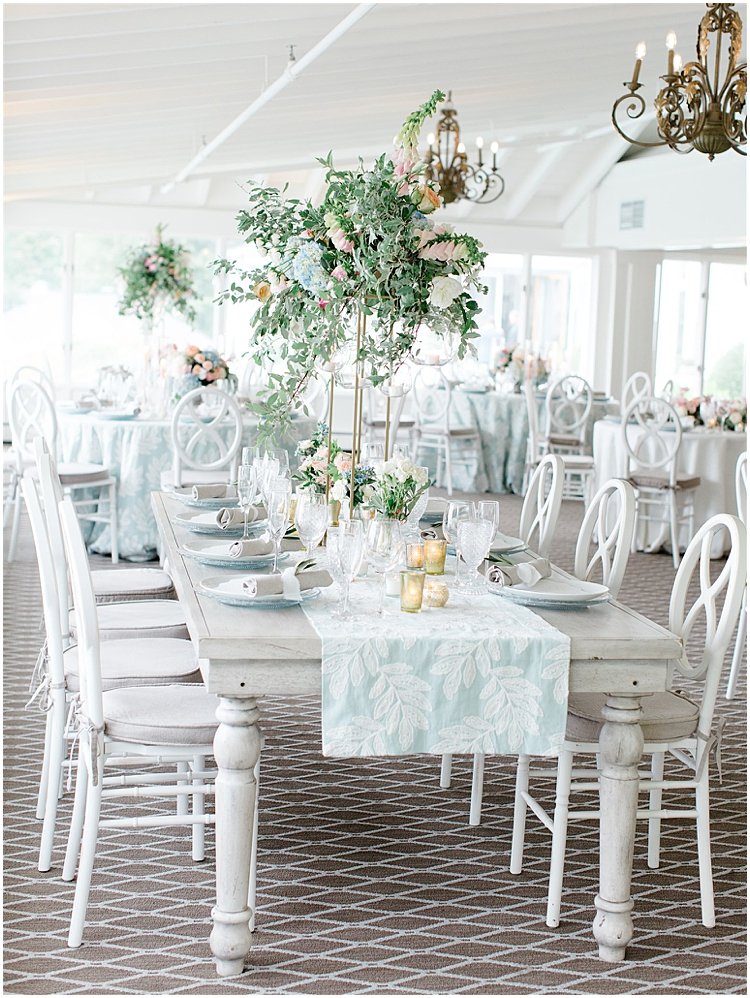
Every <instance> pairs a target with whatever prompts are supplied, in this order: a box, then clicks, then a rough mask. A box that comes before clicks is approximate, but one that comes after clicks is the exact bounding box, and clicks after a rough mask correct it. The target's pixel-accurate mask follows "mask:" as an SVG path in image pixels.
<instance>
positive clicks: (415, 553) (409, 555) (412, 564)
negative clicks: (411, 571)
mask: <svg viewBox="0 0 750 998" xmlns="http://www.w3.org/2000/svg"><path fill="white" fill-rule="evenodd" d="M406 567H407V568H422V569H423V568H424V544H423V543H422V541H418V542H415V543H413V544H407V545H406Z"/></svg>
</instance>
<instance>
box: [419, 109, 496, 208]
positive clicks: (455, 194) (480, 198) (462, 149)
mask: <svg viewBox="0 0 750 998" xmlns="http://www.w3.org/2000/svg"><path fill="white" fill-rule="evenodd" d="M476 147H477V159H476V163H470V162H469V158H468V156H467V154H466V146H465V145H464V144H463V142H462V141H461V129H460V127H459V124H458V112H457V111H456V109H455V107H454V106H453V104H452V103H451V94H450V91H449V92H448V100H447V101H446V102H445V104H443V106H442V108H441V111H440V119H439V121H438V125H437V133H431V134H430V135H428V136H427V154H426V155H425V162H426V163H427V172H426V177H427V179H428V180H432V181H436V182H437V183H438V184H439V185H440V194H441V197H442V198H443V201H444V202H445V204H451V202H453V201H460V200H462V199H463V200H467V201H474V202H475V203H476V204H491V203H492V202H493V201H497V199H498V198H499V197H500V195H501V194H502V193H503V191H504V190H505V181H504V180H503V178H502V177H501V176H500V174H499V173H498V172H497V153H498V148H499V147H498V144H497V142H493V143H492V145H491V146H490V153H491V154H492V163H491V165H490V163H485V161H484V159H483V149H484V140H483V139H482V137H481V136H479V137H478V138H477V140H476Z"/></svg>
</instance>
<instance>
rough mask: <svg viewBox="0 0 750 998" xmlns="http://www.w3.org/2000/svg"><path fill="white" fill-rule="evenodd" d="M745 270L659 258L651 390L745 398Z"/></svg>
mask: <svg viewBox="0 0 750 998" xmlns="http://www.w3.org/2000/svg"><path fill="white" fill-rule="evenodd" d="M746 309H747V286H746V278H745V268H744V266H742V265H741V264H734V263H720V262H713V263H708V262H701V261H699V260H664V261H663V262H662V264H661V268H660V275H659V284H658V298H657V317H656V386H657V388H658V387H660V386H662V385H664V384H665V383H666V382H667V381H672V382H673V383H674V387H675V390H677V389H680V388H681V389H684V390H685V391H686V392H687V393H688V394H690V395H701V394H707V395H716V396H718V397H720V398H733V397H737V396H741V395H744V394H745V348H744V340H745V327H744V321H745V319H744V317H745V316H746V315H747V311H746Z"/></svg>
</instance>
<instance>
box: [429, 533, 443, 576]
mask: <svg viewBox="0 0 750 998" xmlns="http://www.w3.org/2000/svg"><path fill="white" fill-rule="evenodd" d="M447 547H448V544H447V542H446V541H439V540H427V541H425V542H424V570H425V572H427V574H428V575H445V552H446V549H447Z"/></svg>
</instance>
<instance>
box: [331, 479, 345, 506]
mask: <svg viewBox="0 0 750 998" xmlns="http://www.w3.org/2000/svg"><path fill="white" fill-rule="evenodd" d="M331 498H332V499H335V500H336V501H337V502H342V501H343V500H344V499H345V498H346V483H345V482H344V480H343V478H340V479H339V480H338V481H337V482H335V483H334V485H333V487H332V488H331Z"/></svg>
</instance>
